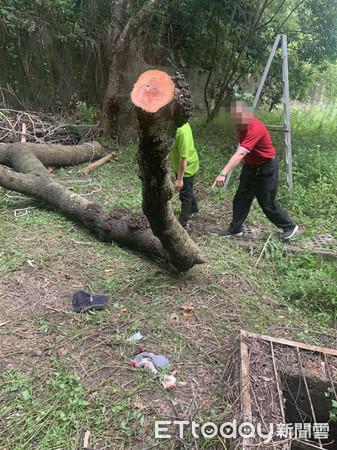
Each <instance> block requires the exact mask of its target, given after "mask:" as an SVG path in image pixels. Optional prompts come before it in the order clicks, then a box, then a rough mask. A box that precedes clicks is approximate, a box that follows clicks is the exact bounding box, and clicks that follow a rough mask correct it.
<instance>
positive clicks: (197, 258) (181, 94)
mask: <svg viewBox="0 0 337 450" xmlns="http://www.w3.org/2000/svg"><path fill="white" fill-rule="evenodd" d="M173 82H174V84H175V94H174V98H173V101H171V102H170V103H169V104H168V105H166V106H163V107H162V108H160V109H159V110H158V112H156V113H148V112H146V111H144V110H143V109H142V108H140V107H136V112H137V117H138V122H139V147H138V164H139V168H140V175H139V176H140V179H141V181H142V191H143V212H144V214H145V215H146V217H147V218H148V221H149V223H150V226H151V229H152V231H153V233H154V234H155V235H156V236H157V237H158V238H159V239H160V241H161V243H162V245H163V247H164V249H165V250H166V251H167V252H168V253H169V255H170V258H171V262H172V264H174V265H175V267H177V268H178V270H180V271H186V270H188V269H190V268H191V267H193V266H194V265H195V264H201V263H203V262H204V259H203V257H202V256H201V254H200V251H199V249H198V247H197V246H196V244H195V243H194V242H193V241H192V239H191V238H190V237H189V235H188V233H187V232H186V231H185V230H184V229H183V228H182V227H181V225H180V224H179V222H178V221H177V220H176V218H175V217H174V214H173V212H172V208H171V203H170V200H171V198H172V182H171V179H170V172H169V160H168V154H169V151H170V150H171V149H172V148H173V145H174V139H175V134H176V129H177V127H180V126H182V125H183V124H184V123H186V122H187V119H188V118H189V117H190V116H191V114H192V110H193V106H192V101H191V95H190V93H189V90H188V86H187V84H186V83H185V81H184V77H183V76H182V75H180V74H177V76H176V77H173ZM158 89H160V87H159V88H158Z"/></svg>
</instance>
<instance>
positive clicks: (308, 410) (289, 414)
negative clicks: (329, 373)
mask: <svg viewBox="0 0 337 450" xmlns="http://www.w3.org/2000/svg"><path fill="white" fill-rule="evenodd" d="M306 380H307V385H308V389H309V392H310V399H309V397H308V394H307V390H306V387H305V384H304V382H303V377H302V375H299V374H298V375H284V376H283V380H282V385H283V386H284V388H283V389H282V393H283V398H284V399H285V407H284V411H285V418H286V423H287V424H292V425H293V426H295V424H311V426H310V435H311V437H310V440H311V441H313V442H316V443H317V446H319V445H320V443H319V440H318V439H317V435H320V436H323V435H324V433H323V430H322V429H321V428H320V427H321V424H327V423H328V424H329V439H328V442H331V443H330V444H329V443H327V441H326V440H325V439H322V440H321V443H322V444H323V446H324V447H323V448H326V449H335V448H337V422H331V421H329V419H330V417H329V412H330V410H331V399H330V396H328V397H327V393H329V389H331V383H330V382H328V381H324V380H319V379H317V378H313V377H307V378H306ZM335 388H336V386H335ZM310 401H311V404H310ZM312 408H313V409H314V415H315V417H313V412H312ZM316 424H317V425H316ZM317 426H318V428H317ZM320 433H322V435H321V434H320ZM315 437H316V438H315ZM303 448H304V447H303V444H302V443H301V444H297V443H296V442H294V443H292V446H291V449H292V450H299V449H303ZM308 448H312V447H310V446H308Z"/></svg>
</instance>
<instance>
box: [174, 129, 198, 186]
mask: <svg viewBox="0 0 337 450" xmlns="http://www.w3.org/2000/svg"><path fill="white" fill-rule="evenodd" d="M170 158H171V163H172V166H173V168H174V170H175V172H176V173H178V170H179V159H180V158H187V167H186V170H185V173H184V177H187V178H188V177H192V176H193V175H194V174H195V173H196V172H197V171H198V170H199V157H198V153H197V152H196V150H195V148H194V141H193V134H192V130H191V127H190V124H189V123H185V125H183V126H182V127H180V128H178V129H177V132H176V141H175V144H174V148H173V150H172V151H171V153H170Z"/></svg>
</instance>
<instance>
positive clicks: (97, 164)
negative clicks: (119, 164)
mask: <svg viewBox="0 0 337 450" xmlns="http://www.w3.org/2000/svg"><path fill="white" fill-rule="evenodd" d="M114 156H117V152H111V153H109V155H106V156H104V157H103V158H101V159H99V160H98V161H95V162H94V163H92V164H90V165H89V166H87V167H84V168H83V169H81V173H83V174H84V175H88V173H90V172H93V171H94V170H95V169H97V168H98V167H101V166H103V164H105V163H107V162H109V161H110V160H111V158H113V157H114Z"/></svg>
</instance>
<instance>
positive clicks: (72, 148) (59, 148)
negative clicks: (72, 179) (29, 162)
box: [0, 142, 102, 167]
mask: <svg viewBox="0 0 337 450" xmlns="http://www.w3.org/2000/svg"><path fill="white" fill-rule="evenodd" d="M13 146H15V148H16V149H20V148H21V149H23V150H29V151H30V152H31V153H33V154H34V155H35V156H36V157H37V158H38V159H39V160H40V161H41V162H42V164H44V165H45V166H72V165H77V164H83V163H85V162H89V161H92V160H94V159H97V158H99V157H100V156H101V155H102V146H101V144H100V143H99V142H86V143H84V144H80V145H59V144H35V143H28V142H21V143H18V142H17V143H14V144H0V164H4V165H6V166H8V165H10V166H12V164H13V161H12V160H13V158H12V156H10V152H11V149H12V148H13ZM17 154H18V157H19V158H20V154H19V153H17ZM12 167H13V166H12Z"/></svg>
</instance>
